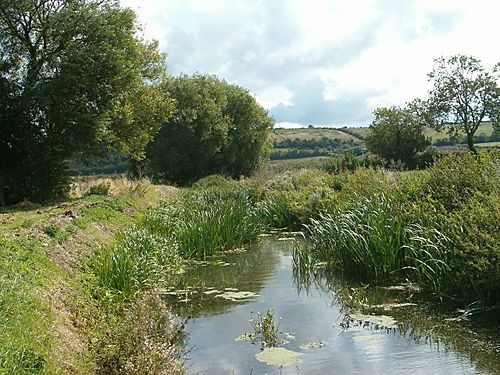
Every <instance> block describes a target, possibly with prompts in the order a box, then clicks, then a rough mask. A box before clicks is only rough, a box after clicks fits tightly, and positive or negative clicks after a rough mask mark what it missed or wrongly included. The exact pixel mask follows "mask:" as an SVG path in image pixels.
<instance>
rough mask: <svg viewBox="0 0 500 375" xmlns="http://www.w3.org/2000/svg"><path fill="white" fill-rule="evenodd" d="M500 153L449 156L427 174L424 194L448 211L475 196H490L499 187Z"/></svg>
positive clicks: (437, 163)
mask: <svg viewBox="0 0 500 375" xmlns="http://www.w3.org/2000/svg"><path fill="white" fill-rule="evenodd" d="M499 166H500V158H499V155H498V153H484V154H480V155H477V156H475V155H467V154H466V155H453V154H452V155H449V156H446V157H444V158H441V159H440V160H438V161H437V162H436V164H435V165H434V166H433V167H431V168H430V169H429V170H428V173H427V176H426V181H425V186H422V192H424V193H427V194H429V195H430V197H432V199H434V200H436V201H437V202H439V204H441V205H442V206H443V207H444V208H446V210H448V211H453V210H456V209H458V208H460V207H461V206H463V205H464V204H467V202H468V201H469V199H471V198H472V197H473V196H474V195H475V194H476V193H483V194H487V195H488V194H491V193H492V192H494V191H498V189H499V186H500V171H499Z"/></svg>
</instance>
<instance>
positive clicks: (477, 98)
mask: <svg viewBox="0 0 500 375" xmlns="http://www.w3.org/2000/svg"><path fill="white" fill-rule="evenodd" d="M499 78H500V63H499V64H497V65H496V66H495V67H494V68H493V69H492V71H491V72H488V71H486V70H485V69H484V68H483V66H482V65H481V62H480V61H479V60H478V59H476V58H474V57H471V56H464V55H456V56H452V57H450V58H449V59H445V58H443V57H440V58H438V59H436V60H434V68H433V70H432V71H431V72H430V73H429V81H431V82H432V83H433V89H432V90H431V91H430V97H429V100H428V102H427V110H428V111H427V112H428V115H427V118H428V119H429V118H431V119H432V121H431V123H430V125H431V126H434V127H435V128H438V129H439V128H444V127H446V128H448V130H449V131H450V133H451V134H456V133H457V132H458V131H460V130H461V131H463V132H464V133H465V134H466V136H467V144H468V146H469V149H470V150H471V151H474V134H475V132H476V130H477V129H478V127H479V125H480V124H481V122H483V121H491V122H492V123H493V126H494V127H495V128H497V129H498V128H500V87H499V85H498V81H499Z"/></svg>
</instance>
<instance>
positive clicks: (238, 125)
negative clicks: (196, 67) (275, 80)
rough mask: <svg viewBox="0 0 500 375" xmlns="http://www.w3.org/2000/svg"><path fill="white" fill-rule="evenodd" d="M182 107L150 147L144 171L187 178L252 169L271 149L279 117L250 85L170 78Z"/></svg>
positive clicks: (168, 83) (172, 91) (236, 174)
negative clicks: (263, 104)
mask: <svg viewBox="0 0 500 375" xmlns="http://www.w3.org/2000/svg"><path fill="white" fill-rule="evenodd" d="M162 88H163V90H164V92H168V93H170V95H171V97H172V98H173V99H175V101H176V103H177V108H176V110H175V112H174V114H173V116H172V117H171V118H170V120H168V121H166V122H165V123H164V124H163V126H162V128H161V130H160V132H159V133H158V135H157V136H156V138H155V139H154V141H153V142H151V143H150V144H149V146H148V147H147V153H146V155H147V159H146V160H145V163H139V164H138V165H136V167H137V168H141V165H142V166H143V167H144V166H145V167H144V168H145V171H144V172H145V173H146V174H148V175H150V176H151V177H153V178H154V179H156V180H159V181H169V182H176V183H186V182H189V181H192V180H193V179H196V178H199V177H202V176H206V175H209V174H212V173H225V174H228V175H231V176H233V177H239V176H240V175H247V174H249V173H250V172H251V171H253V170H254V169H255V168H256V167H257V166H258V165H259V164H260V163H261V162H262V161H263V160H264V159H265V158H266V156H267V155H268V152H269V150H270V147H271V138H270V131H271V129H272V127H273V125H274V121H273V120H272V119H271V118H270V117H269V116H268V114H267V112H266V111H265V110H264V109H263V108H262V107H261V106H260V105H259V104H258V103H257V101H256V100H255V99H254V98H253V97H252V96H251V95H250V94H249V93H248V91H246V90H245V89H243V88H241V87H239V86H235V85H231V84H229V83H227V82H225V81H224V80H221V79H218V78H217V77H214V76H205V75H194V76H186V75H184V76H180V77H177V78H171V79H168V80H166V81H165V83H164V85H163V87H162Z"/></svg>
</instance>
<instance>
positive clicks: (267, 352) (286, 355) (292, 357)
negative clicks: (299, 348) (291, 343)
mask: <svg viewBox="0 0 500 375" xmlns="http://www.w3.org/2000/svg"><path fill="white" fill-rule="evenodd" d="M301 355H302V353H298V352H294V351H292V350H288V349H285V348H265V349H264V350H263V351H261V352H259V353H257V354H255V358H256V359H257V360H258V361H260V362H264V363H266V364H268V365H271V366H279V367H285V366H289V365H293V364H298V363H301V362H302V360H301V359H300V356H301Z"/></svg>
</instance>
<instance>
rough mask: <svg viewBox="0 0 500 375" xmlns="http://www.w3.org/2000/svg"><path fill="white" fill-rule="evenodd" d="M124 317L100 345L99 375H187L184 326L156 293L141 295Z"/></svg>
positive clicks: (97, 352) (97, 356) (132, 303)
mask: <svg viewBox="0 0 500 375" xmlns="http://www.w3.org/2000/svg"><path fill="white" fill-rule="evenodd" d="M121 315H122V316H121V319H120V320H119V321H118V323H116V324H115V325H114V326H112V327H110V329H109V331H107V332H106V335H105V336H104V337H103V338H102V339H101V340H100V342H99V345H98V347H97V350H96V360H97V361H96V362H97V371H96V373H97V374H106V375H107V374H137V375H139V374H141V375H143V374H144V375H182V374H184V366H183V365H182V363H181V361H180V357H181V354H182V348H181V345H182V343H183V341H184V334H183V325H182V324H178V323H176V321H175V318H174V317H173V316H172V314H171V313H170V311H169V309H168V308H167V306H166V304H165V302H164V301H163V300H162V299H161V297H160V296H159V295H158V294H157V293H154V292H151V291H147V292H143V293H141V294H140V295H139V296H138V297H137V298H135V300H134V301H132V302H131V303H130V305H129V306H128V307H127V309H126V310H125V312H123V313H122V314H121Z"/></svg>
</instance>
